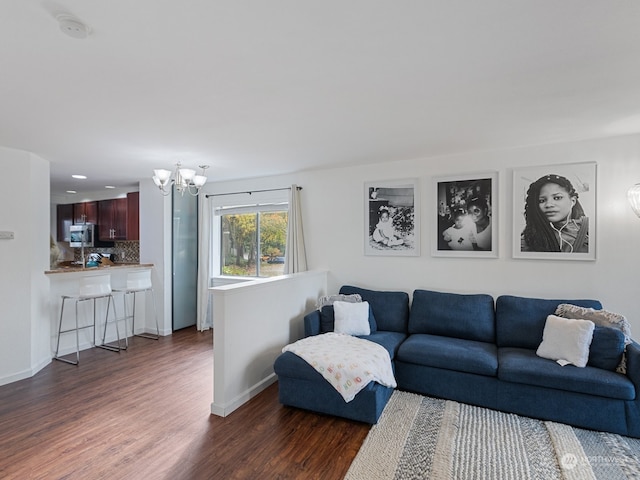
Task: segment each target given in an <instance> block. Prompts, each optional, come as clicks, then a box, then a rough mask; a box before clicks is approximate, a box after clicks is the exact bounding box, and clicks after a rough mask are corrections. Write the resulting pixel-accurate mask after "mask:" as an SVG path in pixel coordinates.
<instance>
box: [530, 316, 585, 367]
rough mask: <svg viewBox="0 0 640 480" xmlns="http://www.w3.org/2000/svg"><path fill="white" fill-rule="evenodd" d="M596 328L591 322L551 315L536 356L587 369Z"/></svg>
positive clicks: (545, 325)
mask: <svg viewBox="0 0 640 480" xmlns="http://www.w3.org/2000/svg"><path fill="white" fill-rule="evenodd" d="M594 328H595V324H594V323H593V322H592V321H591V320H578V319H570V318H561V317H556V316H555V315H549V316H548V317H547V321H546V323H545V324H544V332H543V333H542V343H541V344H540V346H539V347H538V350H537V351H536V355H538V356H539V357H542V358H548V359H549V360H555V361H556V362H558V363H559V364H560V365H563V366H564V365H568V364H570V363H571V364H573V365H575V366H576V367H586V366H587V361H588V360H589V346H590V345H591V340H592V339H593V329H594Z"/></svg>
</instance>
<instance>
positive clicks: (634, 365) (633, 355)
mask: <svg viewBox="0 0 640 480" xmlns="http://www.w3.org/2000/svg"><path fill="white" fill-rule="evenodd" d="M626 352H627V353H626V355H627V377H629V380H631V381H632V382H633V384H634V385H635V386H636V392H638V391H640V344H638V342H636V341H633V342H631V343H630V344H629V345H627V349H626Z"/></svg>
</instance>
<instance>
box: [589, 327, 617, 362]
mask: <svg viewBox="0 0 640 480" xmlns="http://www.w3.org/2000/svg"><path fill="white" fill-rule="evenodd" d="M624 346H625V336H624V333H622V332H621V331H620V330H618V329H615V328H608V327H599V326H597V325H596V328H595V329H594V330H593V340H591V346H590V347H589V362H587V365H591V366H592V367H597V368H604V369H605V370H615V369H616V368H617V367H618V365H619V364H620V361H621V359H622V352H624Z"/></svg>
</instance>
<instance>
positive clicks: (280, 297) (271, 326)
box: [211, 271, 327, 417]
mask: <svg viewBox="0 0 640 480" xmlns="http://www.w3.org/2000/svg"><path fill="white" fill-rule="evenodd" d="M326 289H327V273H326V272H320V271H314V272H303V273H295V274H292V275H285V276H280V277H272V278H268V279H261V280H252V281H249V282H240V283H237V284H234V285H225V286H221V287H215V288H212V289H211V295H212V297H213V299H212V301H213V306H214V307H213V308H214V317H213V318H214V328H215V332H214V335H213V403H212V404H211V413H214V414H216V415H220V416H223V417H224V416H226V415H228V414H230V413H231V412H233V411H234V410H235V409H236V408H238V407H239V406H240V405H242V404H243V403H245V402H246V401H248V400H249V399H250V398H252V397H253V396H255V395H257V394H258V393H260V392H261V391H262V390H264V389H265V388H266V387H267V386H269V385H270V384H272V383H273V382H274V381H275V380H276V378H275V374H274V372H273V363H274V361H275V359H276V358H277V357H278V355H280V353H281V352H282V347H283V346H285V345H287V344H288V343H291V342H293V341H295V340H298V339H299V338H301V337H302V335H303V333H304V322H303V317H304V315H305V314H306V313H307V312H308V311H310V310H312V309H313V308H314V306H315V303H316V300H317V299H318V297H320V296H322V295H325V294H326Z"/></svg>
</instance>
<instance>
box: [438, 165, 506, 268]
mask: <svg viewBox="0 0 640 480" xmlns="http://www.w3.org/2000/svg"><path fill="white" fill-rule="evenodd" d="M497 189H498V174H497V173H496V172H487V173H476V174H468V175H456V176H449V177H435V178H434V179H433V201H432V203H431V205H430V208H431V209H432V215H430V216H429V217H430V218H433V219H434V220H433V221H432V222H431V223H432V229H431V231H432V237H431V254H432V255H433V256H436V257H475V258H497V257H498V209H497V199H498V196H497Z"/></svg>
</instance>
